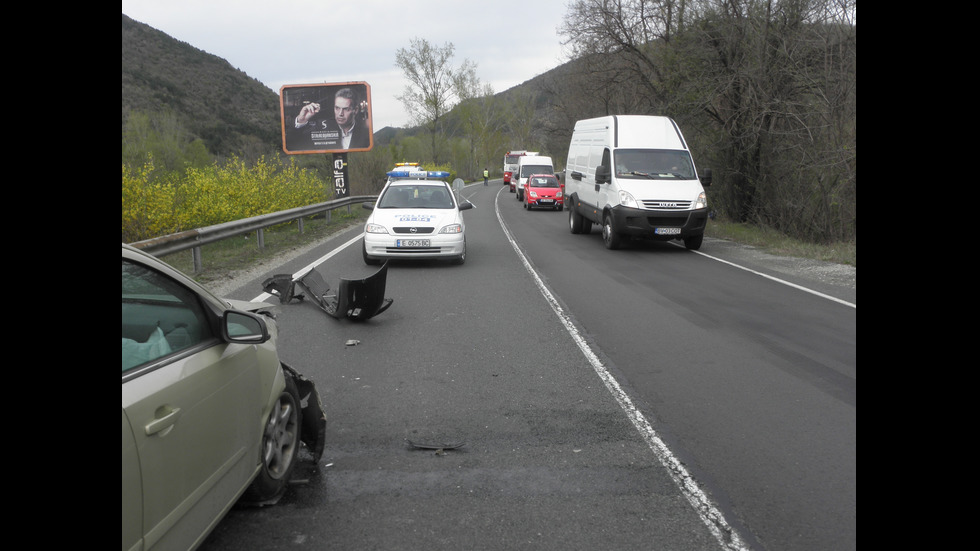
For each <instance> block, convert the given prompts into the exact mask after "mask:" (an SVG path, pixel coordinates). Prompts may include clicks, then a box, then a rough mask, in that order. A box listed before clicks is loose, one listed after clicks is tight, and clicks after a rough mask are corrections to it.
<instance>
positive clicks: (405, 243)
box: [395, 239, 429, 247]
mask: <svg viewBox="0 0 980 551" xmlns="http://www.w3.org/2000/svg"><path fill="white" fill-rule="evenodd" d="M395 246H396V247H428V246H429V240H428V239H398V240H396V241H395Z"/></svg>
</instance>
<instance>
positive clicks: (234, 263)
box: [162, 205, 368, 285]
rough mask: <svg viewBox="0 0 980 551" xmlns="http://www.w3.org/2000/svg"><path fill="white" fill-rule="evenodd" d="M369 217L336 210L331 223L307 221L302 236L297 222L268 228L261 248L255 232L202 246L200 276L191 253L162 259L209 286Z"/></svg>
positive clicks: (364, 213) (355, 211) (359, 211)
mask: <svg viewBox="0 0 980 551" xmlns="http://www.w3.org/2000/svg"><path fill="white" fill-rule="evenodd" d="M367 215H368V211H367V210H364V209H362V208H360V207H358V206H356V205H355V206H354V207H351V212H350V214H348V213H347V212H346V211H344V210H340V209H338V210H335V211H334V212H333V214H332V215H331V217H330V219H329V220H327V219H326V218H324V217H321V218H307V219H305V220H304V222H303V232H302V233H300V231H299V223H298V222H296V221H293V222H291V223H289V224H283V225H280V226H276V227H273V228H266V229H265V231H264V232H263V240H264V241H265V247H263V248H261V249H260V248H259V246H258V241H257V240H256V234H255V233H250V234H246V235H241V236H238V237H231V238H228V239H224V240H221V241H218V242H216V243H210V244H208V245H204V246H202V247H201V264H202V269H201V271H200V272H198V273H194V259H193V256H192V253H191V251H181V252H179V253H174V254H169V255H166V256H164V257H162V260H163V261H164V262H166V263H168V264H170V265H171V266H173V267H174V268H177V269H178V270H180V271H182V272H184V273H185V274H188V275H191V276H192V277H193V278H194V279H195V280H196V281H198V282H199V283H202V284H205V285H207V284H208V283H210V282H213V281H217V280H221V279H223V278H225V277H227V275H228V273H229V272H230V271H232V270H235V269H238V268H239V267H241V266H251V265H253V264H255V263H257V262H261V261H263V260H266V259H270V258H272V257H274V256H276V255H279V254H282V253H283V252H286V251H289V250H294V249H299V248H302V247H304V246H306V245H309V244H310V243H313V242H316V241H319V240H321V239H323V238H325V237H327V236H329V235H330V234H332V233H335V232H338V231H340V230H343V229H346V228H349V227H350V226H355V225H361V224H363V223H364V219H365V218H367Z"/></svg>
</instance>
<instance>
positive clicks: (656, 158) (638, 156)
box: [613, 149, 697, 180]
mask: <svg viewBox="0 0 980 551" xmlns="http://www.w3.org/2000/svg"><path fill="white" fill-rule="evenodd" d="M613 164H614V165H615V167H616V177H617V178H636V179H650V180H694V179H697V176H695V174H694V163H693V162H692V161H691V154H690V153H688V152H687V151H671V150H664V149H619V150H616V153H615V159H613Z"/></svg>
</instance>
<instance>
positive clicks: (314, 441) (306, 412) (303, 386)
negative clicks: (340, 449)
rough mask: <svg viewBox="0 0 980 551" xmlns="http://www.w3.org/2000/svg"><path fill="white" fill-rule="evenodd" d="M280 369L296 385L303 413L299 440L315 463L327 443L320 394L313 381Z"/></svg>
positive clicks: (324, 417) (286, 368)
mask: <svg viewBox="0 0 980 551" xmlns="http://www.w3.org/2000/svg"><path fill="white" fill-rule="evenodd" d="M280 363H281V362H280ZM282 369H283V371H285V372H286V374H287V376H289V377H291V378H292V379H293V382H294V383H296V390H297V391H298V392H299V403H300V409H301V410H302V412H303V414H302V415H301V416H300V418H301V419H302V423H303V424H302V427H301V430H300V440H301V441H302V442H303V443H304V444H306V446H307V447H308V448H309V450H310V453H312V454H313V462H314V463H316V462H317V461H319V460H320V457H321V456H322V455H323V448H324V446H325V444H326V441H327V414H326V412H324V411H323V403H322V402H321V401H320V393H319V392H317V390H316V385H315V384H313V381H311V380H309V379H307V378H306V377H305V376H303V375H302V374H300V373H299V372H298V371H296V370H295V369H293V368H292V367H290V366H288V365H286V364H285V363H282Z"/></svg>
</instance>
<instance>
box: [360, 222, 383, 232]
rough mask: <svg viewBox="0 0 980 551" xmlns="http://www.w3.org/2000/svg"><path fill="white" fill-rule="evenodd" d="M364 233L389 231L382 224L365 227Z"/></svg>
mask: <svg viewBox="0 0 980 551" xmlns="http://www.w3.org/2000/svg"><path fill="white" fill-rule="evenodd" d="M364 231H365V232H367V233H388V230H386V229H385V227H384V226H382V225H381V224H368V225H366V226H364Z"/></svg>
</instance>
